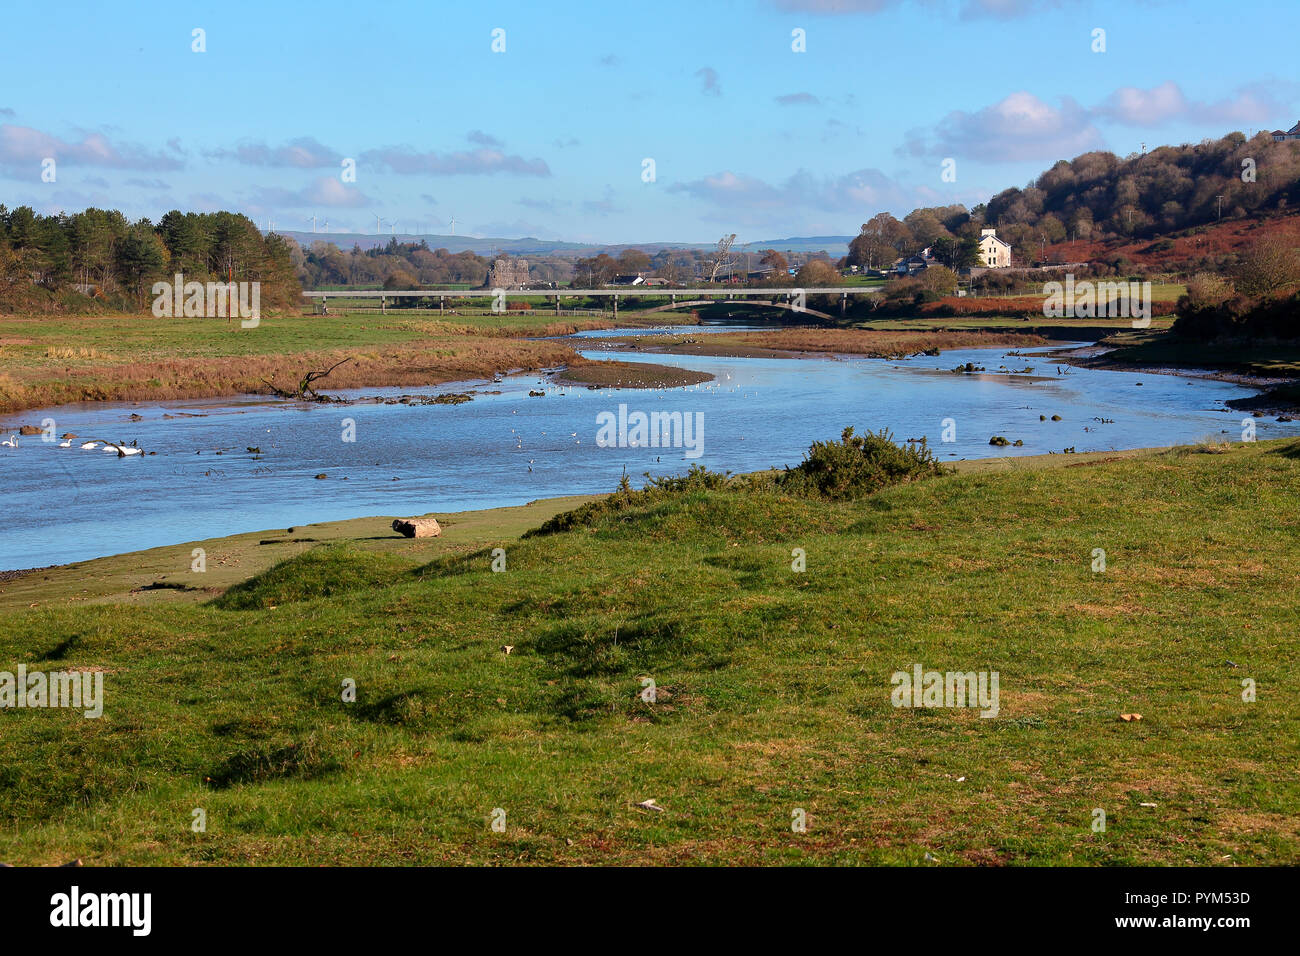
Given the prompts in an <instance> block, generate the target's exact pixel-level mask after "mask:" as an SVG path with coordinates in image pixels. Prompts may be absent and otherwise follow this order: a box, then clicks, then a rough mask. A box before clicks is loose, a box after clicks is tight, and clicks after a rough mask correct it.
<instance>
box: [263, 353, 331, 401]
mask: <svg viewBox="0 0 1300 956" xmlns="http://www.w3.org/2000/svg"><path fill="white" fill-rule="evenodd" d="M351 361H352V357H351V356H348V357H347V358H345V359H344V360H343V361H342V362H336V363H335V364H333V365H331V366H330V367H329V368H327V369H323V370H321V371H316V372H308V373H307V374H306V375H305V376H303V378H302V380H301V381H300V382H298V390H297V391H296V392H287V391H285V390H284V389H282V388H280V387H279V386H278V385H276V384H275V383H273V382H271V381H269V380H267V379H262V381H263V382H264V383H265V384H266V387H267V388H269V389H270V390H271V391H272V392H273V393H274V394H275V396H276V397H277V398H291V399H294V400H295V401H299V402H328V401H329V400H330V398H329V396H328V395H321V394H320V393H319V392H317V391H316V390H315V389H314V388H312V383H314V382H319V381H320V380H321V379H323V378H324V377H325V376H326V375H328V374H329V373H330V372H332V371H334V370H335V369H336V368H338V367H339V366H340V365H344V364H346V363H347V362H351Z"/></svg>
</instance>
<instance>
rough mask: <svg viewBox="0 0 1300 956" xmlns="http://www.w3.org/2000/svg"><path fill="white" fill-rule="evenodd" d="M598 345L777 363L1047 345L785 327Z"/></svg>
mask: <svg viewBox="0 0 1300 956" xmlns="http://www.w3.org/2000/svg"><path fill="white" fill-rule="evenodd" d="M600 344H601V345H608V346H612V347H622V348H636V349H640V350H642V351H646V352H663V353H665V354H669V355H717V356H732V357H740V358H781V357H791V356H795V355H799V354H803V353H832V354H841V355H860V356H863V357H864V358H903V357H906V356H909V355H916V354H917V353H918V352H926V351H932V350H938V351H940V352H943V351H947V350H949V349H970V348H999V347H1002V346H1007V347H1011V348H1032V347H1034V346H1038V345H1046V344H1048V340H1047V339H1045V338H1043V337H1041V336H1037V335H1031V334H1027V333H1024V332H990V331H980V330H970V331H947V330H939V329H930V330H922V331H914V330H911V329H898V330H895V329H889V330H862V329H817V328H788V329H772V330H764V331H759V332H711V333H709V334H707V335H699V334H692V333H691V332H690V331H689V330H687V331H684V332H683V333H682V335H680V336H676V335H672V336H669V335H654V336H640V335H618V336H610V337H608V338H602V339H601V340H600Z"/></svg>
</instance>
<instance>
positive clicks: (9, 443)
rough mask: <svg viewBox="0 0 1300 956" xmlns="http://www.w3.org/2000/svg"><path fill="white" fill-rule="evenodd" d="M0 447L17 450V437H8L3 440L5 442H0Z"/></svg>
mask: <svg viewBox="0 0 1300 956" xmlns="http://www.w3.org/2000/svg"><path fill="white" fill-rule="evenodd" d="M0 447H4V448H17V447H18V436H17V435H10V436H9V437H8V438H7V439H6V440H5V441H0Z"/></svg>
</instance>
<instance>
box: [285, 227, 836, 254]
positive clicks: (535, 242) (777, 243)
mask: <svg viewBox="0 0 1300 956" xmlns="http://www.w3.org/2000/svg"><path fill="white" fill-rule="evenodd" d="M280 235H282V236H285V237H287V238H291V239H294V240H295V241H297V243H298V244H299V245H300V246H302V247H303V248H307V247H308V246H310V245H311V244H312V243H313V242H330V243H333V244H334V245H336V246H338V247H339V249H341V250H344V251H347V250H349V249H351V248H352V247H353V246H354V245H355V246H360V247H361V249H362V250H363V251H364V250H367V249H373V248H375V247H376V246H386V245H388V243H389V242H390V241H391V240H393V239H396V240H397V241H398V242H425V243H427V244H428V246H429V248H430V249H446V250H447V251H448V252H473V253H477V254H478V255H481V256H491V255H492V254H494V253H497V252H504V253H509V254H510V255H515V256H528V255H534V256H571V257H573V258H585V257H588V256H594V255H596V254H598V253H601V252H607V253H609V254H610V255H612V256H617V255H618V253H619V252H621V251H622V250H624V249H641V250H642V251H644V252H647V253H649V254H650V255H654V254H655V253H656V252H659V251H660V250H661V249H711V248H712V247H713V243H711V242H662V241H657V242H623V243H609V244H601V243H586V242H566V241H563V240H553V239H535V238H532V237H526V238H523V239H504V238H493V237H487V238H480V237H478V236H443V235H412V234H411V233H407V232H399V233H396V234H388V233H385V234H383V235H378V236H377V235H374V234H373V233H371V234H366V233H360V232H298V231H295V230H286V231H283V232H280ZM851 238H852V237H851V236H795V237H792V238H788V239H764V240H762V241H761V242H750V243H746V244H745V246H744V248H745V249H746V250H748V251H749V252H758V251H760V250H763V249H777V250H779V251H781V252H821V251H823V250H824V251H825V252H827V253H828V254H829V255H831V256H832V257H833V258H839V257H840V256H842V255H844V254H845V253H847V252H848V249H849V240H850V239H851Z"/></svg>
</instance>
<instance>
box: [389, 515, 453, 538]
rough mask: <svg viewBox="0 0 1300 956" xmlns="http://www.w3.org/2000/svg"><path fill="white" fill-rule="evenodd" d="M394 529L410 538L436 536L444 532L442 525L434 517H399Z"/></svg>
mask: <svg viewBox="0 0 1300 956" xmlns="http://www.w3.org/2000/svg"><path fill="white" fill-rule="evenodd" d="M393 530H394V531H396V532H397V533H398V534H402V535H405V536H406V537H408V538H436V537H438V536H439V535H440V534H442V526H441V525H439V524H438V522H437V520H436V519H434V518H397V519H395V520H394V521H393Z"/></svg>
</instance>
